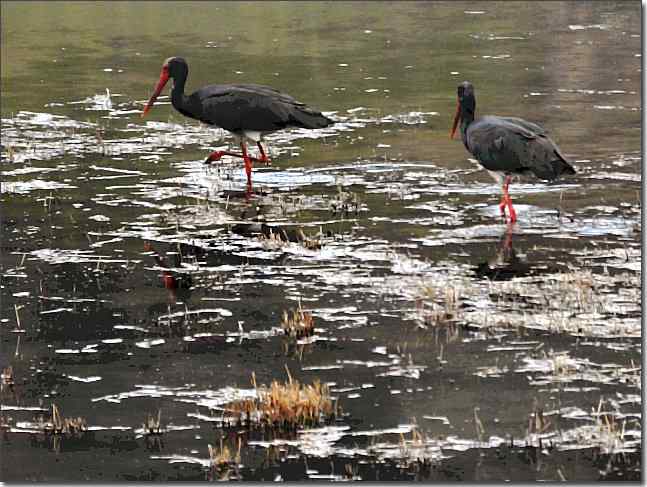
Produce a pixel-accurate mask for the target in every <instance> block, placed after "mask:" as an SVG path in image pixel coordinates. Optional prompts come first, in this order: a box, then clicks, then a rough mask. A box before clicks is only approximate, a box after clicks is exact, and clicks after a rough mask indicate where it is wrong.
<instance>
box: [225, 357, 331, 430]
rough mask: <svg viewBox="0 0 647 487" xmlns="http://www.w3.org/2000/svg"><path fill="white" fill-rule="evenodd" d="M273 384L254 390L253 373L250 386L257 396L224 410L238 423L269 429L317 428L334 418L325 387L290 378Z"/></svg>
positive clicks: (317, 383)
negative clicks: (269, 427) (252, 424)
mask: <svg viewBox="0 0 647 487" xmlns="http://www.w3.org/2000/svg"><path fill="white" fill-rule="evenodd" d="M286 371H287V372H288V381H287V382H285V383H283V384H282V383H280V382H278V381H276V380H274V381H272V383H271V384H270V386H269V387H264V386H262V387H257V386H256V376H255V374H253V373H252V384H253V385H254V388H255V389H256V391H257V396H256V397H255V398H251V399H242V400H239V401H235V402H233V403H231V404H230V405H229V407H228V408H227V411H228V412H229V413H230V414H231V415H233V417H234V419H237V420H238V421H239V422H241V423H242V422H246V423H248V424H250V423H256V424H259V425H264V426H271V427H279V428H280V427H285V428H296V427H298V426H309V425H318V424H321V423H322V422H326V421H328V420H331V419H332V418H334V417H335V416H336V415H337V405H336V403H333V400H332V398H331V397H330V390H329V389H328V386H327V385H325V384H322V383H321V382H319V380H315V381H314V382H313V383H312V384H311V385H308V384H301V383H300V382H299V381H296V380H294V379H292V376H291V375H290V371H289V370H287V367H286Z"/></svg>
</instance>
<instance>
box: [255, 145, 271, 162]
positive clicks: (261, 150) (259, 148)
mask: <svg viewBox="0 0 647 487" xmlns="http://www.w3.org/2000/svg"><path fill="white" fill-rule="evenodd" d="M256 145H257V146H258V150H259V151H260V152H261V158H260V159H257V161H258V162H263V163H265V164H267V165H270V164H271V163H272V161H271V160H270V158H269V157H267V156H266V155H265V151H264V150H263V144H261V143H260V142H256Z"/></svg>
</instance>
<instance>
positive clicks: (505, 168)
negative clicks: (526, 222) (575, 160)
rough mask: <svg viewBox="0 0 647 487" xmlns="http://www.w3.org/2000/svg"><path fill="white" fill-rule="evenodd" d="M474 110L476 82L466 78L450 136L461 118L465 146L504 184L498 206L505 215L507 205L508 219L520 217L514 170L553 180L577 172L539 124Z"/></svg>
mask: <svg viewBox="0 0 647 487" xmlns="http://www.w3.org/2000/svg"><path fill="white" fill-rule="evenodd" d="M475 111H476V98H475V96H474V86H472V83H470V82H469V81H464V82H463V83H461V84H460V85H458V106H457V107H456V116H455V118H454V124H453V125H452V131H451V135H450V137H451V138H454V134H455V133H456V128H457V126H458V123H459V121H460V130H461V136H462V138H463V144H464V145H465V148H466V149H467V150H468V151H469V152H470V153H471V154H472V155H473V156H474V157H475V158H476V160H477V161H478V162H479V163H480V164H481V166H483V167H484V168H485V169H487V170H488V171H489V172H490V174H492V176H494V177H495V179H497V181H499V183H501V184H503V197H502V199H501V203H500V204H499V208H500V210H501V215H503V216H504V217H505V208H506V206H507V207H508V212H509V222H515V221H516V220H517V213H516V212H515V210H514V208H513V206H512V200H511V199H510V195H509V194H508V186H509V185H510V181H511V179H512V175H513V174H523V173H533V174H534V175H535V176H537V177H538V178H540V179H547V180H550V181H552V180H554V179H556V178H558V177H559V176H561V175H562V174H575V169H573V166H571V165H570V164H569V162H568V161H567V160H566V158H565V157H564V155H563V154H562V153H561V152H560V150H559V148H558V147H557V145H556V144H555V142H553V141H552V140H551V139H550V138H549V137H548V136H547V135H546V131H545V130H544V129H543V128H541V127H540V126H539V125H536V124H534V123H532V122H528V121H526V120H523V119H521V118H516V117H495V116H485V117H481V118H479V119H477V120H474V114H475Z"/></svg>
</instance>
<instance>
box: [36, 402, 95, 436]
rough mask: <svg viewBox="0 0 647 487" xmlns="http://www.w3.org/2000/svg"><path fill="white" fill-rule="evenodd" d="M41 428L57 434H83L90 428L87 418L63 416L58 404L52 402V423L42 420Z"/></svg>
mask: <svg viewBox="0 0 647 487" xmlns="http://www.w3.org/2000/svg"><path fill="white" fill-rule="evenodd" d="M41 428H42V429H43V431H45V432H51V433H54V434H57V435H62V434H81V433H84V432H86V431H87V430H88V423H87V422H86V420H85V418H82V417H80V416H78V417H76V418H65V417H63V415H62V414H61V411H60V410H59V409H58V406H56V404H54V403H52V421H51V423H45V422H42V421H41Z"/></svg>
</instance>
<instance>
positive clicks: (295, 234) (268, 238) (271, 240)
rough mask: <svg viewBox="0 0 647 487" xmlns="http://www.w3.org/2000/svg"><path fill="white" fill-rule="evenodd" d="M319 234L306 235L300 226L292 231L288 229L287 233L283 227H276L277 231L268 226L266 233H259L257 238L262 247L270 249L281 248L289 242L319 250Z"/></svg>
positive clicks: (320, 245) (320, 244)
mask: <svg viewBox="0 0 647 487" xmlns="http://www.w3.org/2000/svg"><path fill="white" fill-rule="evenodd" d="M319 236H320V235H319ZM319 236H315V237H311V236H308V235H306V234H305V233H304V231H303V230H302V229H301V228H297V229H296V230H294V231H292V230H290V233H289V234H288V232H287V231H286V230H285V229H282V228H277V231H276V232H275V231H274V229H273V228H272V227H270V228H269V231H268V232H267V233H262V234H260V235H259V237H258V238H259V239H260V241H261V243H262V245H263V247H264V248H266V249H270V250H277V249H280V248H283V247H285V246H286V245H289V244H290V243H294V244H297V245H300V246H301V247H303V248H305V249H308V250H319V249H320V248H321V247H322V243H321V239H320V238H319Z"/></svg>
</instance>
